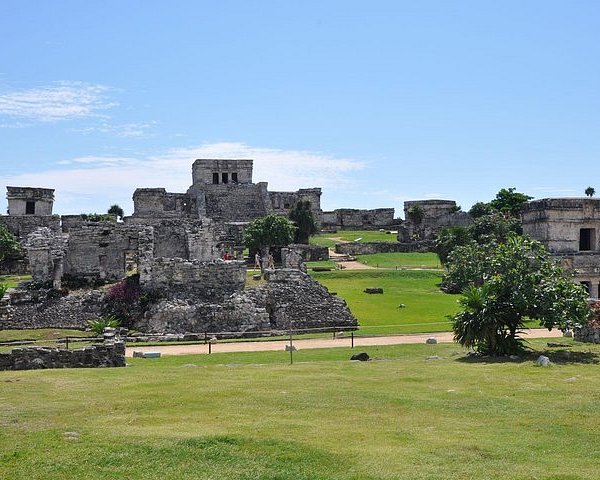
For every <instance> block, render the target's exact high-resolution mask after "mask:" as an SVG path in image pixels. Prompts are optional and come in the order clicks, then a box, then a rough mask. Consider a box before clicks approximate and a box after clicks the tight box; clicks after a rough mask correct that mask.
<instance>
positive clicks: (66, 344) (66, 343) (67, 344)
mask: <svg viewBox="0 0 600 480" xmlns="http://www.w3.org/2000/svg"><path fill="white" fill-rule="evenodd" d="M65 348H66V349H67V350H68V349H69V337H65Z"/></svg>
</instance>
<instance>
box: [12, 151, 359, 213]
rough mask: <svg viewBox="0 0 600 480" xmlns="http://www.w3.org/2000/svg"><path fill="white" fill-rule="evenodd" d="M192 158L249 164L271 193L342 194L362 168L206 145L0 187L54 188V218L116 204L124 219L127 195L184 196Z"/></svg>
mask: <svg viewBox="0 0 600 480" xmlns="http://www.w3.org/2000/svg"><path fill="white" fill-rule="evenodd" d="M197 158H232V159H241V158H249V159H253V160H254V175H253V180H254V182H259V181H268V182H269V190H271V191H277V190H282V191H288V190H292V191H293V190H297V189H298V188H306V187H324V188H326V189H327V191H328V192H331V191H335V190H340V189H347V188H350V187H351V186H352V185H353V184H354V182H353V180H352V178H351V174H352V173H353V172H356V171H359V170H362V169H364V168H365V164H364V163H363V162H360V161H357V160H354V159H346V158H336V157H333V156H331V155H326V154H321V153H315V152H309V151H302V150H282V149H275V148H264V147H252V146H249V145H246V144H243V143H211V144H204V145H200V146H196V147H182V148H173V149H170V150H167V151H166V152H163V153H160V154H157V155H152V156H142V155H139V156H95V155H90V156H84V157H78V158H72V159H64V160H61V161H59V162H57V168H56V169H51V170H47V171H43V172H38V173H25V174H20V175H12V176H4V177H0V183H2V184H4V185H21V186H39V187H46V188H55V189H56V209H55V210H56V211H57V213H64V214H67V213H81V212H90V211H104V210H105V209H106V208H108V206H110V205H111V204H113V203H119V204H120V205H121V206H122V207H123V208H124V209H125V210H126V213H129V214H130V213H131V211H132V209H133V206H132V202H131V195H132V194H133V191H134V190H135V189H136V188H140V187H164V188H166V189H167V191H171V192H185V191H186V190H187V188H188V187H189V186H190V184H191V182H192V179H191V167H192V163H193V162H194V160H196V159H197Z"/></svg>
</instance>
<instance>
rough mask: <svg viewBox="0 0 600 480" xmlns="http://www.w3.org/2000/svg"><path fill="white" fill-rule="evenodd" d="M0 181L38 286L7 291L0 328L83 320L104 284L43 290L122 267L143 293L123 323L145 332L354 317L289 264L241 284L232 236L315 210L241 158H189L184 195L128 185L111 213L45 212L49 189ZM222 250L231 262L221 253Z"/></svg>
mask: <svg viewBox="0 0 600 480" xmlns="http://www.w3.org/2000/svg"><path fill="white" fill-rule="evenodd" d="M7 190H8V195H7V197H8V200H9V209H8V215H6V216H0V221H1V222H3V223H5V224H6V226H7V227H8V228H9V230H10V231H11V232H13V233H14V234H15V235H16V236H17V237H18V238H19V239H20V240H21V242H22V244H23V245H24V246H25V248H26V253H27V261H28V262H27V263H28V265H29V271H30V272H31V274H32V277H33V281H34V283H35V284H36V285H38V286H43V287H45V288H46V289H47V290H44V289H41V290H40V289H38V290H31V289H30V290H27V291H17V292H14V293H13V294H11V301H10V306H9V307H8V312H9V313H8V314H5V315H4V317H3V318H1V317H0V328H8V327H11V328H32V327H41V326H44V327H49V326H57V327H58V326H60V327H84V326H86V323H87V320H90V319H93V318H99V317H101V316H103V315H104V314H105V313H106V311H105V309H104V308H103V302H104V300H105V297H106V296H105V295H104V293H102V292H99V291H97V290H91V291H90V290H89V289H88V290H84V291H83V293H82V292H81V291H78V293H77V294H75V293H71V294H69V295H66V296H65V295H61V294H56V293H52V292H63V294H64V293H65V292H66V290H65V289H64V287H65V286H68V287H73V286H78V285H82V284H85V285H89V286H93V285H97V284H101V283H104V282H117V281H120V280H121V279H123V278H124V277H126V276H128V275H131V274H133V273H137V274H139V287H140V289H141V291H142V292H144V294H145V295H146V297H147V298H151V300H149V301H145V303H144V308H143V309H142V310H143V311H140V314H139V317H138V318H137V320H136V323H135V324H134V325H132V326H134V327H135V328H138V329H142V330H145V331H153V332H171V333H183V332H186V331H189V332H206V331H209V332H220V331H228V332H238V333H239V334H245V333H248V332H252V331H255V332H257V331H267V330H272V329H287V328H295V329H300V328H319V327H330V326H342V327H355V326H356V324H357V322H356V319H355V318H354V317H353V316H352V314H351V313H350V311H349V310H348V308H347V306H346V304H345V302H344V301H343V300H342V299H339V298H337V297H335V296H333V295H331V294H329V293H328V292H327V290H326V289H325V288H324V287H322V286H320V285H319V284H318V283H316V282H315V281H313V280H312V279H311V278H310V277H309V276H308V275H306V274H305V273H303V272H301V271H298V270H294V269H291V268H282V269H278V270H276V271H267V272H266V278H267V279H268V281H267V282H266V283H265V284H264V285H261V286H258V287H256V288H252V289H246V288H245V287H246V265H245V263H244V261H243V259H242V258H241V252H242V249H243V247H242V246H241V237H242V233H243V228H244V226H245V225H246V224H247V223H248V222H249V221H251V220H253V219H255V218H259V217H262V216H265V215H268V214H272V213H275V214H282V215H287V213H288V211H289V209H290V208H291V207H292V206H293V205H294V203H296V202H297V201H299V200H308V201H309V202H310V204H311V206H312V209H313V213H314V215H315V218H316V219H317V220H318V222H322V215H323V212H322V211H321V208H320V196H321V189H320V188H311V189H301V190H298V191H296V192H269V191H268V190H267V183H266V182H259V183H253V182H252V160H196V161H195V162H194V164H193V166H192V185H191V186H190V188H189V189H188V191H187V192H186V193H171V192H167V191H166V190H165V189H164V188H139V189H137V190H136V191H135V192H134V194H133V201H134V212H133V214H132V215H131V216H130V217H126V218H125V219H124V221H123V222H116V221H114V222H111V221H101V222H91V221H86V220H85V219H83V218H82V217H81V216H77V215H75V216H73V215H69V216H63V217H62V218H61V217H59V216H57V215H53V214H52V208H53V200H54V191H53V190H51V189H40V188H29V187H7ZM392 216H393V214H392ZM377 221H379V220H377ZM225 252H228V253H230V254H232V255H231V257H232V258H233V260H223V259H222V258H223V254H224V253H225ZM286 258H294V255H287V257H286ZM292 263H293V262H292ZM290 266H292V265H290ZM293 266H295V267H296V268H298V267H299V265H298V264H297V263H296V264H295V265H293ZM284 267H286V265H284ZM292 293H293V295H292Z"/></svg>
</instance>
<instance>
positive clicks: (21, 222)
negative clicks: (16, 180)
mask: <svg viewBox="0 0 600 480" xmlns="http://www.w3.org/2000/svg"><path fill="white" fill-rule="evenodd" d="M6 200H7V201H8V212H7V213H8V215H0V223H4V224H5V225H6V227H7V228H8V230H9V231H10V232H11V233H12V234H13V235H15V236H16V237H17V238H19V239H20V240H21V241H24V240H25V239H26V238H27V235H29V234H30V233H32V232H34V231H35V230H36V229H37V228H39V227H48V228H50V229H51V230H53V231H56V232H59V231H60V217H59V216H58V215H53V214H52V208H53V205H54V189H51V188H37V187H6Z"/></svg>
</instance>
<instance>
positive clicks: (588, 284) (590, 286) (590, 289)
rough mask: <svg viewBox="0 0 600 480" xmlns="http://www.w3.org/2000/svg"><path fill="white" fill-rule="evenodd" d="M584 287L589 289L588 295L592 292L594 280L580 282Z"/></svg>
mask: <svg viewBox="0 0 600 480" xmlns="http://www.w3.org/2000/svg"><path fill="white" fill-rule="evenodd" d="M580 283H581V284H582V285H583V286H584V288H585V289H586V290H587V293H588V295H591V293H592V282H580Z"/></svg>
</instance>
